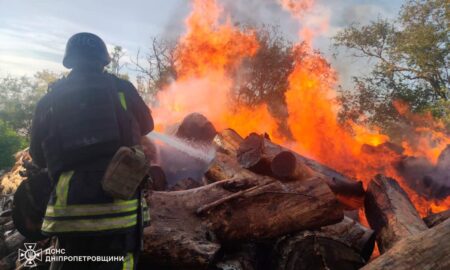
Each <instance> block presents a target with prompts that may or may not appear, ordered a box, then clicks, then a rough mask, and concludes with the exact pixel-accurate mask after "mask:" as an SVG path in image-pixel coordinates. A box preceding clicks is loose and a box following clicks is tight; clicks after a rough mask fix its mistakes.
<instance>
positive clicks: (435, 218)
mask: <svg viewBox="0 0 450 270" xmlns="http://www.w3.org/2000/svg"><path fill="white" fill-rule="evenodd" d="M449 218H450V209H448V210H446V211H443V212H439V213H436V214H431V215H429V216H427V217H425V218H424V219H423V221H424V222H425V224H427V226H428V228H432V227H434V226H436V225H438V224H441V223H442V222H444V221H446V220H447V219H449Z"/></svg>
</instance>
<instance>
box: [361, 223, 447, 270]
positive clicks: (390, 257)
mask: <svg viewBox="0 0 450 270" xmlns="http://www.w3.org/2000/svg"><path fill="white" fill-rule="evenodd" d="M449 254H450V219H447V220H446V221H445V222H443V223H441V224H439V225H437V226H436V227H433V228H431V229H428V230H426V231H423V232H420V233H418V234H417V235H412V236H409V237H407V238H405V239H402V240H400V241H398V242H397V243H396V244H395V245H394V246H393V247H392V248H391V249H390V250H389V251H387V252H386V253H384V254H383V255H381V256H380V257H378V258H376V259H375V260H373V261H372V262H371V263H369V264H368V265H366V266H365V267H364V268H362V269H363V270H372V269H373V270H378V269H386V270H389V269H395V270H410V269H430V270H444V269H450V259H449Z"/></svg>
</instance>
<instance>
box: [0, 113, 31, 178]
mask: <svg viewBox="0 0 450 270" xmlns="http://www.w3.org/2000/svg"><path fill="white" fill-rule="evenodd" d="M25 145H26V143H25V139H24V138H23V137H21V136H19V135H18V134H17V133H16V132H15V131H14V130H13V129H12V128H11V127H9V126H8V124H7V123H6V122H5V121H3V120H1V119H0V170H2V169H6V168H9V167H11V166H12V165H13V164H14V161H15V160H14V154H15V153H16V152H18V151H19V150H21V149H23V148H24V147H25Z"/></svg>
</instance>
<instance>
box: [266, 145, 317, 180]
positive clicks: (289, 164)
mask: <svg viewBox="0 0 450 270" xmlns="http://www.w3.org/2000/svg"><path fill="white" fill-rule="evenodd" d="M270 169H271V171H272V174H273V175H274V176H275V177H276V178H278V179H280V180H286V181H289V180H302V179H306V178H309V177H311V176H313V175H314V173H313V171H312V170H311V169H310V168H308V167H306V166H304V165H303V164H301V163H298V162H297V158H296V157H295V155H294V154H293V153H292V152H291V151H283V152H280V153H279V154H277V155H276V156H275V157H274V158H273V160H272V162H271V164H270Z"/></svg>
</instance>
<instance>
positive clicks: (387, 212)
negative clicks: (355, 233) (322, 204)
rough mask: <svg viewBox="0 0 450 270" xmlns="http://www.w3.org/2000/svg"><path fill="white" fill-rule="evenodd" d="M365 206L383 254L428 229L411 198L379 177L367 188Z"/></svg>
mask: <svg viewBox="0 0 450 270" xmlns="http://www.w3.org/2000/svg"><path fill="white" fill-rule="evenodd" d="M364 206H365V213H366V217H367V220H368V222H369V224H370V227H371V228H372V229H374V230H375V232H376V235H377V243H378V248H379V250H380V252H381V253H384V252H385V251H387V250H389V249H390V248H391V247H392V246H393V245H394V244H395V243H396V242H397V241H399V240H400V239H402V238H406V237H408V236H411V235H414V234H417V233H419V232H421V231H424V230H426V229H427V226H426V225H425V223H424V222H423V220H422V219H421V218H420V216H419V214H418V213H417V210H416V209H415V208H414V206H413V204H412V203H411V201H410V200H409V198H408V195H407V194H406V193H405V191H404V190H403V189H402V188H401V187H400V185H399V184H398V183H397V181H395V180H394V179H392V178H388V177H385V176H382V175H377V176H375V178H374V179H373V180H372V181H371V182H370V183H369V186H368V188H367V194H366V199H365V203H364Z"/></svg>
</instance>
